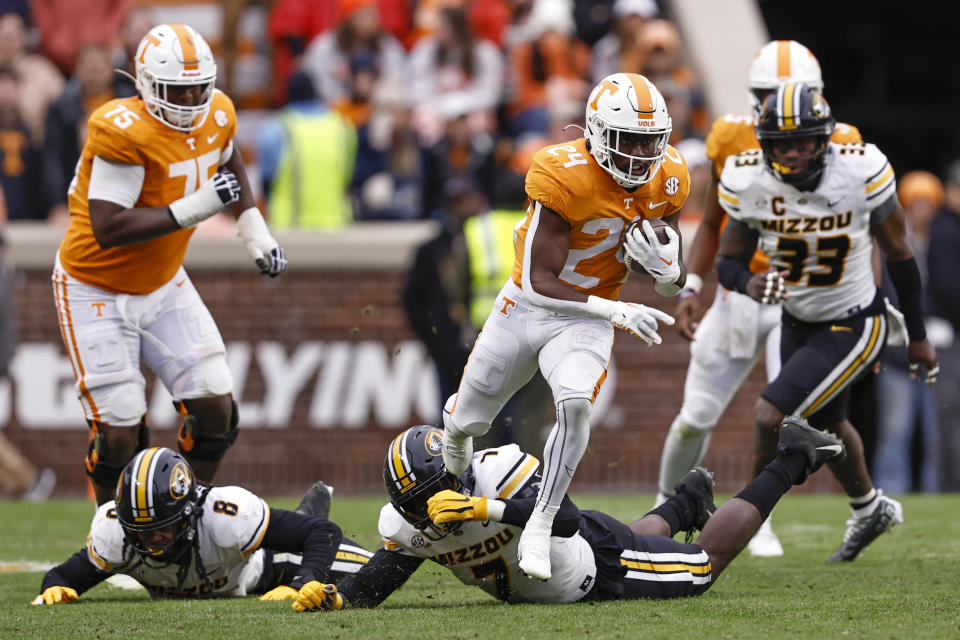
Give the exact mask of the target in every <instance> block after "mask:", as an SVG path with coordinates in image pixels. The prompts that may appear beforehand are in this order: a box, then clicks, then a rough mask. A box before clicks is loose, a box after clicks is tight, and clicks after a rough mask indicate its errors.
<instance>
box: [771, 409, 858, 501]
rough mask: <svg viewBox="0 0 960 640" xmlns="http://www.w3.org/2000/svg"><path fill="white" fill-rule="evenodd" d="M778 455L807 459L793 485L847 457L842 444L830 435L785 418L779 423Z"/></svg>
mask: <svg viewBox="0 0 960 640" xmlns="http://www.w3.org/2000/svg"><path fill="white" fill-rule="evenodd" d="M777 451H779V452H780V453H802V454H803V455H804V456H805V457H806V458H807V468H806V469H805V470H804V472H803V474H801V476H800V477H799V478H796V479H795V480H794V481H793V484H795V485H797V484H803V481H804V480H806V479H807V477H809V476H810V474H811V473H813V472H815V471H816V470H817V469H819V468H820V467H822V466H823V465H824V464H825V463H827V462H839V461H840V460H843V459H844V458H845V457H846V456H847V452H846V449H844V448H843V442H842V441H841V440H840V438H838V437H836V436H835V435H833V434H832V433H827V432H825V431H820V430H819V429H815V428H813V427H811V426H810V424H809V423H808V422H807V421H806V420H804V419H803V418H799V417H797V416H787V417H786V418H784V419H783V422H781V423H780V442H779V443H778V444H777Z"/></svg>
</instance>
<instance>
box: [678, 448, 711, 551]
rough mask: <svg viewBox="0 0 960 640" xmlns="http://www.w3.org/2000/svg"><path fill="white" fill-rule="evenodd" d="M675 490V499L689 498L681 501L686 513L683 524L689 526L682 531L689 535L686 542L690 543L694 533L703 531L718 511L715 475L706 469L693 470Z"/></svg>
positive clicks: (697, 468)
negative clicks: (715, 494)
mask: <svg viewBox="0 0 960 640" xmlns="http://www.w3.org/2000/svg"><path fill="white" fill-rule="evenodd" d="M673 490H674V491H675V492H676V493H675V496H674V497H679V496H681V495H684V496H686V497H687V498H688V500H682V501H681V504H682V505H683V506H684V511H685V513H684V514H683V516H684V518H683V520H684V522H683V524H684V525H687V526H685V528H683V529H681V531H683V532H685V533H686V534H687V535H686V538H685V540H686V542H690V540H691V539H692V538H693V532H694V531H703V527H704V525H706V524H707V520H709V519H710V516H712V515H713V512H714V511H716V510H717V507H716V505H714V504H713V474H712V473H711V472H709V471H707V469H706V468H704V467H696V468H694V469H691V470H690V473H688V474H687V475H685V476H684V477H683V480H681V481H680V482H678V483H677V484H676V486H674V487H673ZM688 505H689V506H688Z"/></svg>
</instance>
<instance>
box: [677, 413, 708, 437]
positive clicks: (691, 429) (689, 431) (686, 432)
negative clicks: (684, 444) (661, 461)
mask: <svg viewBox="0 0 960 640" xmlns="http://www.w3.org/2000/svg"><path fill="white" fill-rule="evenodd" d="M714 426H716V425H710V426H709V427H699V426H697V425H694V424H690V423H689V422H687V421H686V420H685V419H684V418H683V416H677V417H676V418H674V420H673V423H672V424H671V425H670V431H669V432H668V435H670V436H671V437H674V438H677V439H679V440H693V439H694V438H702V437H703V436H706V435H710V434H711V433H712V432H713V427H714Z"/></svg>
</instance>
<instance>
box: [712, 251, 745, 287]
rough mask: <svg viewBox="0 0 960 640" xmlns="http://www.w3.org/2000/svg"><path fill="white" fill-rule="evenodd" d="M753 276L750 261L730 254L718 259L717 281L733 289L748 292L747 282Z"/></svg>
mask: <svg viewBox="0 0 960 640" xmlns="http://www.w3.org/2000/svg"><path fill="white" fill-rule="evenodd" d="M752 277H753V272H751V271H750V263H749V262H744V261H743V260H741V259H740V258H731V257H729V256H722V257H720V258H719V259H718V260H717V281H718V282H720V284H722V285H723V286H725V287H726V288H727V289H730V290H731V291H739V292H740V293H743V294H746V293H747V283H748V282H749V281H750V278H752Z"/></svg>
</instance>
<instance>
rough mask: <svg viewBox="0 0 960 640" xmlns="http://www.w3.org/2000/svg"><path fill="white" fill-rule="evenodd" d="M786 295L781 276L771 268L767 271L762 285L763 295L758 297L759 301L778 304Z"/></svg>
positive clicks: (785, 287)
mask: <svg viewBox="0 0 960 640" xmlns="http://www.w3.org/2000/svg"><path fill="white" fill-rule="evenodd" d="M786 297H787V286H786V283H785V282H784V281H783V276H781V275H780V273H779V272H777V271H773V270H772V269H771V270H770V271H768V272H767V279H766V282H765V283H764V286H763V297H762V298H760V302H761V303H762V304H779V302H780V301H781V300H783V299H784V298H786Z"/></svg>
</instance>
